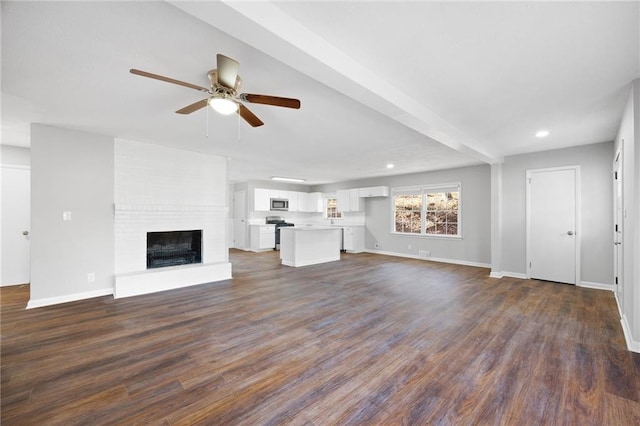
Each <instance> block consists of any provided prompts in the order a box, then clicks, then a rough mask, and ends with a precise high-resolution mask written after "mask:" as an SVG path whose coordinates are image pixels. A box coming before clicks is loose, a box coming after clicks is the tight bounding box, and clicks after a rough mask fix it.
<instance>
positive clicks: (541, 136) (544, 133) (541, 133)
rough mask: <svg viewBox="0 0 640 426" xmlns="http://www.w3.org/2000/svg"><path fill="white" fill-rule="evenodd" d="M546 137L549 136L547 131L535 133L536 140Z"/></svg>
mask: <svg viewBox="0 0 640 426" xmlns="http://www.w3.org/2000/svg"><path fill="white" fill-rule="evenodd" d="M547 136H549V131H548V130H538V131H537V132H536V138H546V137H547Z"/></svg>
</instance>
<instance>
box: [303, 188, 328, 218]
mask: <svg viewBox="0 0 640 426" xmlns="http://www.w3.org/2000/svg"><path fill="white" fill-rule="evenodd" d="M305 195H306V197H307V210H306V211H308V212H311V213H322V212H324V205H323V199H322V192H309V193H306V194H305Z"/></svg>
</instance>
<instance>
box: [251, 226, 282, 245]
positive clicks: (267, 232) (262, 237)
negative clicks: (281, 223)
mask: <svg viewBox="0 0 640 426" xmlns="http://www.w3.org/2000/svg"><path fill="white" fill-rule="evenodd" d="M249 228H250V231H249V232H250V238H251V251H263V250H273V249H274V248H275V246H276V227H275V225H251V226H249Z"/></svg>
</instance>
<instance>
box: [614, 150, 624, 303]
mask: <svg viewBox="0 0 640 426" xmlns="http://www.w3.org/2000/svg"><path fill="white" fill-rule="evenodd" d="M613 209H614V211H613V220H614V224H613V262H614V263H613V265H614V266H613V267H614V286H615V292H616V296H617V297H618V303H619V304H620V306H624V305H623V298H624V294H623V290H624V286H623V285H622V279H623V276H622V274H623V271H624V269H623V259H624V253H623V250H624V245H623V244H622V225H623V223H624V220H623V216H622V211H623V210H622V151H620V152H618V154H617V155H616V158H615V160H614V162H613Z"/></svg>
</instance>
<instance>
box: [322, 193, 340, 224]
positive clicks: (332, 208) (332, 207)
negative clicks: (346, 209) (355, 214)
mask: <svg viewBox="0 0 640 426" xmlns="http://www.w3.org/2000/svg"><path fill="white" fill-rule="evenodd" d="M324 207H325V208H324V212H325V215H326V217H327V219H340V218H341V217H342V212H341V211H338V199H337V198H336V197H334V196H331V197H327V198H325V199H324Z"/></svg>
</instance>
